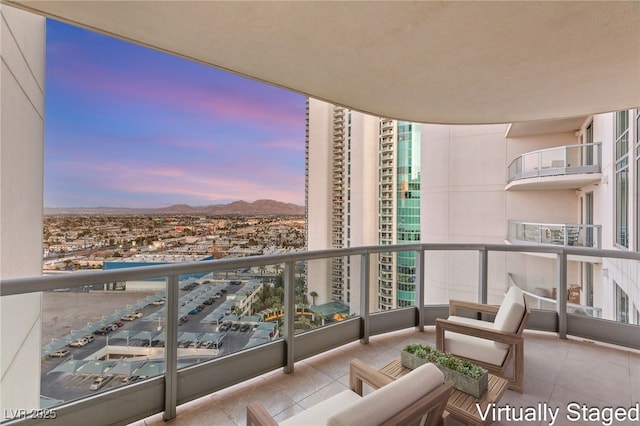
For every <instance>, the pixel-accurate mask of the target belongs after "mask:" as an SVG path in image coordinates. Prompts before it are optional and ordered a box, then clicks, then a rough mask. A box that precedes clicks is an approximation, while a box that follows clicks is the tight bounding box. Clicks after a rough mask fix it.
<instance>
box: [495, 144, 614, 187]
mask: <svg viewBox="0 0 640 426" xmlns="http://www.w3.org/2000/svg"><path fill="white" fill-rule="evenodd" d="M601 150H602V144H601V143H588V144H579V145H568V146H561V147H558V148H549V149H541V150H539V151H533V152H528V153H526V154H522V155H521V156H519V157H518V158H516V159H515V160H513V161H512V162H511V164H509V168H508V176H507V181H508V182H512V181H514V180H518V179H527V178H534V177H543V176H558V175H569V174H582V173H600V171H601V164H602V162H601V158H602V156H601Z"/></svg>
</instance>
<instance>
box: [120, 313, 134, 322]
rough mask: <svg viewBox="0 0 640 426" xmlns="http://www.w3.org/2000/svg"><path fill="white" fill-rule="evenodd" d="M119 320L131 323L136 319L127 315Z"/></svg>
mask: <svg viewBox="0 0 640 426" xmlns="http://www.w3.org/2000/svg"><path fill="white" fill-rule="evenodd" d="M120 319H121V320H122V321H133V320H135V319H136V317H134V316H133V315H131V314H128V315H125V316H123V317H122V318H120Z"/></svg>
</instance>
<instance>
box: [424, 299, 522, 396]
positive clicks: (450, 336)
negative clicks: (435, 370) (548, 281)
mask: <svg viewBox="0 0 640 426" xmlns="http://www.w3.org/2000/svg"><path fill="white" fill-rule="evenodd" d="M458 309H464V310H469V311H474V312H480V313H485V314H493V315H495V320H494V322H493V323H492V322H489V321H482V320H478V319H473V318H467V317H461V316H458ZM528 318H529V308H528V306H527V303H526V300H525V298H524V295H523V293H522V290H520V289H519V288H518V287H516V286H512V287H511V288H510V289H509V291H508V292H507V294H506V296H505V298H504V300H503V301H502V304H501V305H500V307H496V306H490V305H483V304H480V303H472V302H463V301H459V300H451V301H449V318H447V319H446V320H445V319H441V318H438V319H436V347H437V348H438V350H441V351H445V352H450V353H452V354H454V355H456V356H458V357H460V358H464V359H467V360H469V361H471V362H473V363H475V364H478V365H479V366H481V367H483V368H486V369H487V370H489V372H491V373H493V374H495V375H498V376H501V377H504V378H505V379H507V380H508V381H509V389H512V390H514V391H517V392H521V393H522V391H523V389H524V336H523V331H524V327H525V324H526V323H527V320H528ZM511 359H513V363H512V365H511V374H509V375H507V370H508V367H509V366H510V361H511Z"/></svg>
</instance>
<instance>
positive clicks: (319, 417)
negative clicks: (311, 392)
mask: <svg viewBox="0 0 640 426" xmlns="http://www.w3.org/2000/svg"><path fill="white" fill-rule="evenodd" d="M360 399H362V397H361V396H360V395H358V394H357V393H355V392H353V391H351V390H349V389H347V390H345V391H342V392H340V393H339V394H337V395H334V396H332V397H331V398H329V399H326V400H324V401H322V402H320V403H318V404H316V405H314V406H313V407H310V408H308V409H306V410H304V411H303V412H301V413H298V414H296V415H295V416H292V417H289V418H288V419H286V420H284V421H282V422H280V423H279V424H280V425H281V426H287V425H288V426H301V425H304V426H325V425H326V424H327V422H328V420H329V417H331V416H332V415H334V414H335V413H337V412H339V411H340V410H342V409H343V408H344V407H345V406H350V405H352V404H353V403H355V402H356V401H359V400H360Z"/></svg>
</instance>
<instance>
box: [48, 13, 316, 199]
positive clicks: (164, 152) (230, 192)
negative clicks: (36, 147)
mask: <svg viewBox="0 0 640 426" xmlns="http://www.w3.org/2000/svg"><path fill="white" fill-rule="evenodd" d="M46 37H47V40H46V43H47V44H46V46H47V47H46V82H47V86H46V97H45V114H46V120H45V158H44V163H45V167H44V200H43V201H44V205H45V206H47V208H73V207H83V206H119V208H143V209H154V208H164V207H166V206H171V205H175V204H187V205H192V206H206V205H216V204H228V203H231V202H233V201H234V200H242V199H243V200H254V201H255V200H259V199H265V198H266V199H273V200H280V201H281V202H285V203H292V204H296V205H301V204H302V205H304V175H305V170H304V167H305V166H304V164H305V159H304V155H305V115H306V98H305V97H304V96H303V95H300V94H297V93H293V92H290V91H287V90H284V89H281V88H277V87H274V86H269V85H267V84H264V83H260V82H257V81H254V80H251V79H248V78H245V77H240V76H237V75H234V74H231V73H228V72H224V71H221V70H218V69H215V68H212V67H208V66H205V65H202V64H199V63H196V62H191V61H188V60H185V59H182V58H178V57H176V56H172V55H169V54H165V53H162V52H159V51H156V50H152V49H149V48H145V47H142V46H138V45H134V44H131V43H128V42H125V41H122V40H119V39H115V38H111V37H108V36H105V35H102V34H98V33H94V32H91V31H88V30H84V29H80V28H77V27H73V26H70V25H67V24H63V23H60V22H57V21H54V20H51V19H47V28H46ZM248 202H251V201H248Z"/></svg>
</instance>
